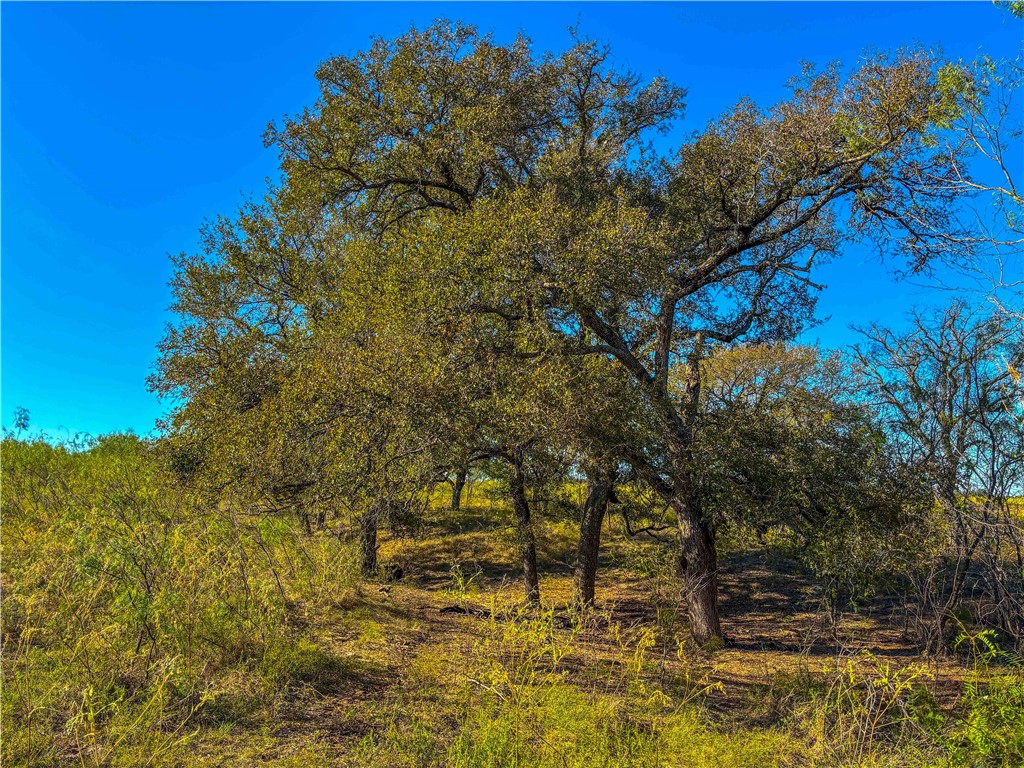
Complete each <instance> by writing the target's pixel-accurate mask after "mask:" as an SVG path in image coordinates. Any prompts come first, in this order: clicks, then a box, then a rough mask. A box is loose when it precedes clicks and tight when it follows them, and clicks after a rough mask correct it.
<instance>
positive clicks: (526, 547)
mask: <svg viewBox="0 0 1024 768" xmlns="http://www.w3.org/2000/svg"><path fill="white" fill-rule="evenodd" d="M513 468H514V470H515V472H514V474H513V476H512V483H511V488H510V490H511V495H512V511H513V512H514V513H515V517H516V534H517V537H518V539H519V554H520V557H521V558H522V561H523V584H524V587H525V588H526V600H527V601H528V602H530V603H540V579H539V577H538V575H537V543H536V539H535V537H534V535H533V521H532V520H531V519H530V503H529V501H527V499H526V479H525V477H524V476H523V466H522V463H521V462H519V461H515V462H513Z"/></svg>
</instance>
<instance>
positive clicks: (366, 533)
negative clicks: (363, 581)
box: [359, 505, 380, 578]
mask: <svg viewBox="0 0 1024 768" xmlns="http://www.w3.org/2000/svg"><path fill="white" fill-rule="evenodd" d="M379 516H380V513H379V510H378V508H377V506H376V505H375V506H372V507H370V508H369V509H367V510H366V511H365V512H363V515H362V517H361V518H360V520H359V549H360V562H359V571H360V573H362V575H363V576H364V577H366V578H370V577H372V576H376V575H377V518H378V517H379Z"/></svg>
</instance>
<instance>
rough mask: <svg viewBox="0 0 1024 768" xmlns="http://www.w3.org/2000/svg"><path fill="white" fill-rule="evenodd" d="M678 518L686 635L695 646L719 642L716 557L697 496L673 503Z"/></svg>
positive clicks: (713, 539)
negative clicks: (687, 627)
mask: <svg viewBox="0 0 1024 768" xmlns="http://www.w3.org/2000/svg"><path fill="white" fill-rule="evenodd" d="M672 506H673V508H674V509H675V511H676V515H677V517H678V518H679V543H680V558H679V567H680V571H681V572H682V573H681V575H682V576H683V579H684V582H685V590H686V592H685V596H686V612H687V617H688V618H689V621H690V635H691V637H693V640H694V642H695V643H697V645H700V646H704V645H707V644H708V643H709V642H711V641H712V640H716V639H717V640H718V641H721V640H722V626H721V623H720V622H719V618H718V558H717V555H716V554H715V537H714V532H713V530H712V528H711V525H710V524H709V523H708V521H707V520H705V519H704V516H703V514H702V513H701V508H700V497H699V495H698V494H697V493H695V492H693V491H691V492H690V493H687V494H685V495H681V496H679V497H677V498H676V499H675V500H674V502H673V504H672Z"/></svg>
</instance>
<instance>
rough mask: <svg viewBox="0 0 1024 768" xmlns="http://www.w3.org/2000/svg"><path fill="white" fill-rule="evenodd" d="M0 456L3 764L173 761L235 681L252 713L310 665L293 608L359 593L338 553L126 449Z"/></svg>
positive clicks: (14, 444)
mask: <svg viewBox="0 0 1024 768" xmlns="http://www.w3.org/2000/svg"><path fill="white" fill-rule="evenodd" d="M2 451H3V455H2V458H3V509H2V514H3V542H2V544H3V590H4V601H3V626H2V630H3V651H4V654H3V682H4V690H3V709H2V718H3V745H2V749H3V752H2V756H3V764H4V765H36V766H44V765H45V766H48V765H62V764H68V765H71V764H73V765H80V766H108V765H111V766H120V765H124V766H144V765H162V764H166V763H168V762H169V761H171V760H172V756H173V755H175V754H178V753H181V752H182V751H183V750H185V748H186V747H187V744H188V742H189V740H190V739H191V738H192V737H193V735H194V733H195V731H196V729H197V727H198V724H199V723H200V722H201V721H203V719H204V718H206V719H209V718H210V717H217V716H220V715H223V714H225V713H230V711H231V707H230V706H228V707H226V705H225V699H231V698H232V697H235V698H237V693H238V690H239V687H240V686H239V685H238V680H239V676H240V675H241V676H243V677H246V678H247V679H246V681H245V684H244V685H242V686H241V688H242V689H243V690H247V691H248V694H247V696H248V698H249V699H251V701H252V702H253V703H254V705H255V703H256V702H260V703H262V702H265V701H266V700H267V699H268V695H269V694H272V693H273V691H274V690H276V689H278V688H279V687H280V686H282V685H284V684H286V681H287V680H288V679H289V677H290V676H293V675H294V674H296V673H297V672H301V671H302V668H303V666H308V665H309V664H311V663H316V660H315V658H314V657H315V654H311V653H310V645H311V644H310V643H309V642H308V641H304V638H303V630H302V627H303V626H304V625H305V624H306V623H307V621H306V617H303V616H301V615H295V612H294V611H293V610H291V608H292V607H293V606H296V605H300V604H301V605H302V606H304V607H305V608H306V610H307V611H308V610H315V609H316V607H317V605H318V604H319V603H322V602H323V601H324V600H328V599H330V596H331V595H337V594H339V593H340V592H341V591H342V590H344V589H345V588H347V587H349V586H350V585H351V584H352V583H353V582H352V579H353V578H354V577H353V576H352V572H351V569H350V567H349V566H348V565H347V564H348V563H350V562H351V561H352V558H350V557H346V553H345V552H344V550H343V547H342V546H341V545H340V544H339V543H338V541H337V540H335V539H331V538H329V537H322V538H320V537H316V538H306V537H303V536H301V534H299V533H298V532H297V531H295V530H294V529H293V527H292V526H291V524H290V523H288V522H287V521H285V520H282V519H274V518H265V517H249V516H246V515H244V514H242V513H241V512H240V511H238V510H237V509H234V508H232V507H231V506H230V505H226V504H207V503H204V502H203V501H202V500H201V499H197V498H194V497H192V496H190V494H189V493H188V492H187V491H186V490H185V489H184V488H182V487H181V486H179V485H178V484H177V483H176V482H175V479H174V476H173V475H172V474H171V473H169V472H168V471H166V470H165V469H164V466H163V463H162V461H161V459H160V457H159V456H158V455H157V454H156V453H155V452H154V451H153V449H152V448H151V447H150V446H149V445H148V444H146V443H145V442H143V441H141V440H139V439H137V438H134V437H132V436H114V437H109V438H106V439H103V440H101V441H99V442H98V443H97V444H95V445H94V446H93V447H91V448H90V449H88V450H74V449H73V448H69V447H64V446H51V445H49V444H47V443H45V442H42V441H37V442H21V441H16V440H12V439H7V440H5V441H4V442H3V446H2ZM230 681H234V682H233V683H232V682H230ZM236 704H237V702H236ZM236 708H237V707H236Z"/></svg>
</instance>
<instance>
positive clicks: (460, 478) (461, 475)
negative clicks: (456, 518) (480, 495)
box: [452, 469, 469, 512]
mask: <svg viewBox="0 0 1024 768" xmlns="http://www.w3.org/2000/svg"><path fill="white" fill-rule="evenodd" d="M467 474H469V473H468V472H467V470H465V469H460V470H459V471H458V472H457V473H456V474H455V482H454V483H452V511H454V512H458V511H459V509H460V508H461V507H462V489H463V488H465V487H466V475H467Z"/></svg>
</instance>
